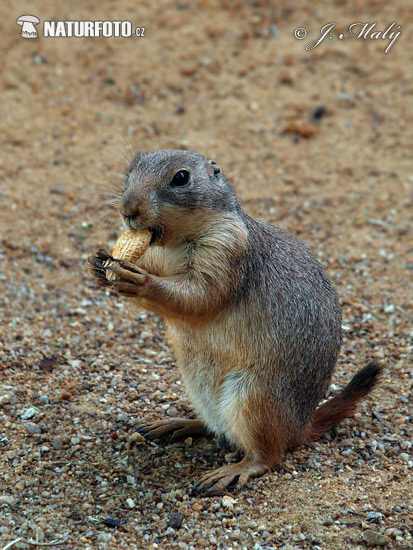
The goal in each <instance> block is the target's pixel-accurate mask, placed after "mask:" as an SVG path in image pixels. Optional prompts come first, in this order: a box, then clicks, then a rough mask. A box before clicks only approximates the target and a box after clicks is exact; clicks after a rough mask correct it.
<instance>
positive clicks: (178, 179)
mask: <svg viewBox="0 0 413 550" xmlns="http://www.w3.org/2000/svg"><path fill="white" fill-rule="evenodd" d="M188 182H189V172H188V170H179V172H177V173H176V174H175V175H174V177H173V178H172V181H171V183H170V184H169V185H170V186H171V187H183V186H184V185H186V184H187V183H188Z"/></svg>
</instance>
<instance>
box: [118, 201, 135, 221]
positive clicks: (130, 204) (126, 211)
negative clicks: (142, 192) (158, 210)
mask: <svg viewBox="0 0 413 550" xmlns="http://www.w3.org/2000/svg"><path fill="white" fill-rule="evenodd" d="M119 212H120V213H121V214H122V216H124V217H125V218H136V217H137V216H139V206H138V201H137V200H136V197H132V196H131V195H124V196H123V197H122V200H121V202H120V205H119Z"/></svg>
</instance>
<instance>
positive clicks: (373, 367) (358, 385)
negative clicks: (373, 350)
mask: <svg viewBox="0 0 413 550" xmlns="http://www.w3.org/2000/svg"><path fill="white" fill-rule="evenodd" d="M382 372H383V366H382V365H380V363H376V362H375V361H371V362H370V363H368V364H367V365H366V366H365V367H363V368H362V369H361V370H359V371H358V372H357V373H356V374H355V375H354V376H353V378H352V379H351V381H350V383H349V384H348V386H347V387H346V389H345V393H346V394H347V395H348V396H349V395H351V394H352V393H354V392H357V393H359V394H360V393H361V394H362V395H367V394H368V393H370V392H371V390H372V389H373V388H374V387H375V386H376V385H377V383H378V381H379V379H380V376H381V374H382Z"/></svg>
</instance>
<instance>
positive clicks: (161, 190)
mask: <svg viewBox="0 0 413 550" xmlns="http://www.w3.org/2000/svg"><path fill="white" fill-rule="evenodd" d="M237 205H238V202H237V198H236V195H235V191H234V190H233V189H232V187H231V186H230V185H229V184H228V182H227V181H226V179H225V177H224V175H223V174H222V172H221V169H220V168H219V166H218V165H217V164H216V163H215V162H214V161H211V160H208V159H207V158H206V157H204V156H202V155H199V154H198V153H194V152H191V151H180V150H177V149H160V150H159V151H155V152H153V153H146V152H142V153H138V154H137V155H136V156H135V158H134V159H133V161H132V163H131V166H130V170H129V173H128V174H127V177H126V183H125V190H124V192H123V195H122V198H121V201H120V204H119V211H120V213H121V214H122V216H123V217H124V219H125V221H126V223H127V225H128V226H129V227H130V228H131V229H137V230H142V229H150V230H152V232H153V235H154V240H158V239H159V238H160V237H161V235H162V239H163V240H165V239H168V238H170V237H178V238H179V237H181V238H190V237H191V236H192V235H196V234H198V233H199V231H202V229H205V227H206V226H207V225H208V220H213V219H216V218H217V217H219V216H220V215H222V214H223V213H227V212H230V211H235V209H236V208H237Z"/></svg>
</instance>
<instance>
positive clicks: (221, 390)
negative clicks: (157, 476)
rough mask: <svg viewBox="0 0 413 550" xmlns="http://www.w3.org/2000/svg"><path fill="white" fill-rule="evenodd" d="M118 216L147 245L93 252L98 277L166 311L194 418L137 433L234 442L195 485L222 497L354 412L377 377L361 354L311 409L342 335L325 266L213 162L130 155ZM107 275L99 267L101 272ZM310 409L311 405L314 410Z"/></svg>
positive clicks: (186, 156)
mask: <svg viewBox="0 0 413 550" xmlns="http://www.w3.org/2000/svg"><path fill="white" fill-rule="evenodd" d="M119 210H120V213H121V214H122V216H123V217H124V219H125V220H126V222H127V225H128V226H129V228H130V229H134V230H138V231H141V230H145V229H148V230H149V231H150V232H151V234H152V239H151V243H150V245H149V248H148V249H147V250H146V252H145V253H144V255H143V256H142V257H141V258H140V259H139V261H138V264H137V265H134V264H132V263H130V262H127V261H122V262H115V263H113V262H112V264H111V267H110V268H105V264H104V260H107V259H111V260H113V258H112V257H111V256H110V255H109V254H107V253H105V252H104V251H99V253H97V255H96V256H94V257H91V258H89V263H90V264H91V272H92V274H93V275H94V276H95V277H96V278H97V280H98V281H99V283H100V285H101V286H110V287H112V288H114V289H116V290H117V291H118V293H119V294H120V295H123V296H126V297H128V298H130V299H131V300H132V301H133V302H135V303H136V304H137V305H138V306H140V307H143V308H145V309H147V310H150V311H153V312H155V313H157V314H159V315H161V316H162V317H163V318H164V321H165V325H166V328H167V333H168V337H169V340H170V343H171V345H172V348H173V350H174V352H175V354H176V358H177V365H178V367H179V371H180V374H181V377H182V379H183V381H184V383H185V387H186V390H187V392H188V394H189V397H190V399H191V402H192V404H193V406H194V408H195V409H196V411H197V413H198V416H199V419H197V420H190V419H181V420H178V419H167V420H160V421H158V422H155V423H153V424H147V425H144V426H142V427H141V428H140V430H139V431H140V433H141V434H143V435H144V436H145V437H146V438H147V439H155V438H162V437H164V436H167V435H168V436H172V438H173V439H178V438H186V437H188V436H192V435H196V434H204V433H207V432H210V433H212V434H215V435H216V436H224V437H225V438H226V439H227V440H228V441H229V442H231V443H232V444H234V445H235V446H236V447H237V448H238V449H239V450H241V451H242V452H243V453H244V458H243V459H242V461H241V462H239V463H236V464H230V465H227V466H223V467H222V468H218V469H217V470H214V471H213V472H210V473H207V474H206V475H205V476H204V477H203V478H201V480H200V482H199V483H198V484H197V486H196V490H197V491H200V492H204V493H207V494H218V493H220V492H222V491H223V490H225V489H226V488H227V487H228V486H229V485H231V486H232V485H236V486H237V487H240V486H242V485H243V484H245V483H246V482H247V481H248V479H249V478H251V477H254V476H258V475H261V474H263V473H265V472H267V471H268V470H270V469H271V468H272V467H273V466H274V465H275V464H276V463H277V462H279V461H280V459H281V457H282V455H283V454H284V452H285V451H286V450H287V449H291V448H294V447H296V446H298V445H300V444H302V443H309V442H311V441H314V440H316V439H317V438H318V437H319V436H320V435H321V434H323V433H324V432H326V431H328V430H329V429H331V428H333V427H334V426H335V425H336V424H338V423H339V422H340V421H342V420H343V419H345V418H346V417H348V416H349V415H351V414H353V412H354V411H355V408H356V405H357V403H358V401H359V400H360V399H362V398H363V397H364V396H366V395H367V393H368V392H369V391H370V390H371V389H372V388H373V387H374V385H375V384H376V382H377V380H378V378H379V375H380V371H381V367H380V366H379V365H377V364H375V363H370V364H368V365H367V366H366V367H364V368H363V369H362V370H361V371H359V372H358V373H357V374H356V375H355V376H354V377H353V379H352V380H351V381H350V383H349V384H348V385H347V386H346V388H345V389H344V390H343V391H342V392H341V393H340V394H339V395H337V396H336V397H334V398H333V399H331V400H329V401H327V402H326V403H325V404H324V405H322V406H321V407H320V408H318V409H317V405H318V403H319V402H320V400H322V399H323V397H324V396H325V393H326V391H327V389H328V387H329V383H330V378H331V375H332V372H333V370H334V366H335V363H336V359H337V355H338V353H339V350H340V344H341V310H340V307H339V303H338V299H337V295H336V293H335V291H334V290H333V288H332V285H331V283H330V281H329V279H328V278H327V276H326V274H325V273H324V270H323V268H322V267H321V265H320V264H319V262H318V261H317V259H316V258H315V257H314V255H313V254H312V253H311V252H310V250H309V249H308V248H306V247H305V246H304V245H303V244H302V243H301V242H300V241H299V240H298V239H297V238H296V237H294V236H293V235H291V234H290V233H288V232H287V231H284V230H282V229H280V228H278V227H274V226H273V225H270V224H269V223H266V222H263V221H259V220H255V219H252V218H250V217H249V216H248V215H247V214H246V213H245V212H244V210H243V209H242V208H241V206H240V205H239V203H238V201H237V197H236V194H235V191H234V189H233V188H232V187H231V185H230V184H229V183H228V182H227V180H226V179H225V177H224V175H223V173H222V171H221V169H220V168H219V166H218V165H217V164H216V163H215V162H214V161H211V160H208V159H207V158H205V157H203V156H202V155H199V154H197V153H193V152H188V151H179V150H173V149H166V150H159V151H155V152H153V153H146V152H145V153H138V154H137V155H136V157H135V158H134V160H133V162H132V164H131V167H130V170H129V173H128V175H127V179H126V186H125V189H124V191H123V194H122V197H121V201H120V206H119ZM108 269H110V270H111V271H113V272H114V273H115V274H116V280H108V279H107V278H106V273H107V270H108ZM316 409H317V410H316Z"/></svg>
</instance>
